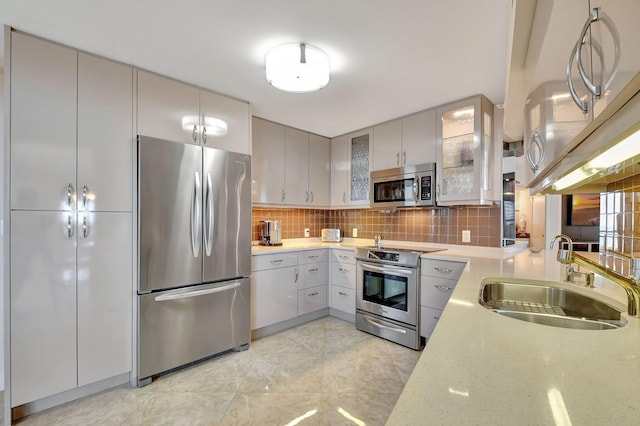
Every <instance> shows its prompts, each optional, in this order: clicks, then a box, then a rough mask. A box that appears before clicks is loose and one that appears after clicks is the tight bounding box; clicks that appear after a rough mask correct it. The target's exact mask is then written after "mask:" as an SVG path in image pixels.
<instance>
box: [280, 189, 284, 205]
mask: <svg viewBox="0 0 640 426" xmlns="http://www.w3.org/2000/svg"><path fill="white" fill-rule="evenodd" d="M280 194H281V195H282V200H281V201H282V202H283V203H284V189H283V190H282V192H281V193H280Z"/></svg>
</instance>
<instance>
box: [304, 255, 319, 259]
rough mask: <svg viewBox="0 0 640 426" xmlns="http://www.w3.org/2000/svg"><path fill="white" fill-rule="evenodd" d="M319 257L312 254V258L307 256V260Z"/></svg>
mask: <svg viewBox="0 0 640 426" xmlns="http://www.w3.org/2000/svg"><path fill="white" fill-rule="evenodd" d="M317 258H318V255H317V254H312V255H310V256H307V259H317Z"/></svg>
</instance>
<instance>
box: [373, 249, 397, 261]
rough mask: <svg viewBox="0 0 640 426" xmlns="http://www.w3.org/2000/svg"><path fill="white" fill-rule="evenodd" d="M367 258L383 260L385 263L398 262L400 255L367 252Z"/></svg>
mask: <svg viewBox="0 0 640 426" xmlns="http://www.w3.org/2000/svg"><path fill="white" fill-rule="evenodd" d="M367 257H368V258H369V259H375V260H384V261H386V262H398V261H399V260H400V253H394V252H390V251H375V250H369V254H368V256H367Z"/></svg>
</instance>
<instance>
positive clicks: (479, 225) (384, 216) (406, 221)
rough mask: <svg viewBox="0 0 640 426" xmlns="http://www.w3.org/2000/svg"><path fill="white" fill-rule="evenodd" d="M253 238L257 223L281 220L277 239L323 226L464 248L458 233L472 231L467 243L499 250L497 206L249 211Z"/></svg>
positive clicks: (315, 233) (313, 231) (361, 234)
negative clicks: (251, 212) (380, 209)
mask: <svg viewBox="0 0 640 426" xmlns="http://www.w3.org/2000/svg"><path fill="white" fill-rule="evenodd" d="M252 217H253V220H252V239H253V240H254V241H255V240H257V239H258V224H259V223H260V221H261V220H281V221H282V238H283V239H287V238H303V237H304V228H309V230H310V234H311V236H312V237H319V236H320V230H321V229H322V228H339V229H341V230H342V232H343V233H344V236H346V237H350V236H351V232H352V229H353V228H357V229H358V238H369V239H372V238H373V237H374V236H375V235H376V234H380V235H382V239H383V240H398V241H416V242H427V243H445V244H463V243H462V230H467V229H468V230H469V231H471V243H464V244H469V245H474V246H483V247H500V223H501V221H502V218H501V211H500V208H499V207H475V206H463V207H452V208H433V209H398V210H389V211H384V210H382V211H379V210H371V209H353V210H319V209H317V210H313V209H311V210H310V209H294V208H278V209H276V208H261V207H254V208H253V216H252Z"/></svg>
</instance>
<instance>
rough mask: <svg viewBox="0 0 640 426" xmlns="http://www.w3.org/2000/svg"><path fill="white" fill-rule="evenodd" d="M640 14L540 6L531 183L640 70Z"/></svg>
mask: <svg viewBox="0 0 640 426" xmlns="http://www.w3.org/2000/svg"><path fill="white" fill-rule="evenodd" d="M639 15H640V2H637V1H634V0H597V1H596V0H592V1H591V2H589V1H588V0H564V1H552V0H538V2H537V5H536V10H535V15H534V20H533V27H532V31H531V39H530V42H529V50H528V52H527V60H526V66H525V73H524V77H525V90H526V93H528V98H527V104H526V108H525V133H524V139H525V158H526V161H527V166H528V167H527V168H528V174H527V183H529V182H531V181H532V180H534V179H536V178H537V177H538V176H539V175H540V174H541V173H542V172H543V170H544V169H545V168H546V167H547V166H549V165H550V163H552V162H554V161H555V160H556V159H557V158H559V157H561V156H563V155H564V154H565V153H566V152H565V151H566V150H568V149H569V148H568V147H567V145H568V144H569V142H571V141H572V140H573V139H574V138H575V137H576V136H577V135H578V134H579V133H580V132H581V131H582V130H583V129H584V128H585V127H586V126H587V125H588V124H589V123H590V122H591V121H593V120H594V119H595V118H596V117H597V116H598V115H599V114H600V113H601V112H602V111H603V110H604V108H605V107H606V106H607V105H608V104H609V103H611V101H612V100H613V99H614V98H615V97H616V96H617V94H618V93H619V92H620V91H621V90H622V88H624V86H625V85H626V84H627V83H628V82H629V81H630V80H631V78H633V77H634V76H635V75H636V74H637V72H638V71H639V70H640V45H639V44H638V43H637V40H638V39H640V26H638V25H637V22H636V21H637V19H636V17H637V16H639Z"/></svg>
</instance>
